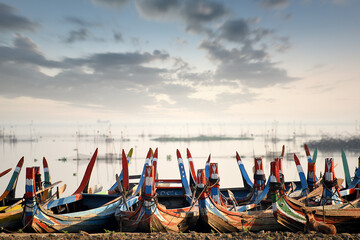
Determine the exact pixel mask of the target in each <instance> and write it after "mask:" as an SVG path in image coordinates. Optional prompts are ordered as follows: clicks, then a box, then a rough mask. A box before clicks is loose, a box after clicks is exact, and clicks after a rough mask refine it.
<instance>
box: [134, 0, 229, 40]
mask: <svg viewBox="0 0 360 240" xmlns="http://www.w3.org/2000/svg"><path fill="white" fill-rule="evenodd" d="M136 8H137V10H138V12H139V14H140V16H142V17H144V18H146V19H148V20H162V19H164V20H180V21H181V22H184V23H185V30H186V31H189V32H195V33H206V34H208V35H211V34H212V31H211V28H209V27H207V25H208V24H210V23H212V22H214V21H215V20H219V19H222V18H224V17H225V16H227V15H228V14H229V11H228V10H227V9H226V8H225V6H224V5H223V4H221V3H217V2H212V1H204V0H185V1H176V0H169V1H166V0H138V1H136Z"/></svg>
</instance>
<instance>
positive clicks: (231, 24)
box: [219, 19, 250, 42]
mask: <svg viewBox="0 0 360 240" xmlns="http://www.w3.org/2000/svg"><path fill="white" fill-rule="evenodd" d="M219 30H220V37H222V38H224V39H226V40H228V41H231V42H242V41H244V40H245V39H247V38H248V35H249V34H250V28H249V26H248V23H247V22H246V21H245V20H243V19H236V20H230V21H226V22H225V23H224V24H223V25H222V26H221V27H220V28H219Z"/></svg>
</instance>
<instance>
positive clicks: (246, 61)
mask: <svg viewBox="0 0 360 240" xmlns="http://www.w3.org/2000/svg"><path fill="white" fill-rule="evenodd" d="M199 48H200V49H204V50H206V51H207V53H208V56H209V58H210V59H211V60H213V61H214V62H215V63H216V64H217V69H216V72H215V78H219V79H224V80H227V81H235V82H237V83H239V84H242V85H244V86H248V87H254V88H264V87H269V86H273V85H275V84H280V83H287V82H291V81H294V80H297V79H296V78H292V77H289V76H288V75H287V72H286V71H285V70H284V69H281V68H279V67H277V66H276V64H275V63H272V62H271V61H270V60H269V56H268V54H267V53H266V51H265V49H261V50H256V49H253V47H252V45H251V44H244V46H242V47H241V48H232V49H230V50H228V49H225V48H224V47H223V46H222V45H221V43H220V42H218V41H203V42H202V43H201V44H200V46H199Z"/></svg>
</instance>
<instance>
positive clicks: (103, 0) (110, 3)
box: [91, 0, 129, 10]
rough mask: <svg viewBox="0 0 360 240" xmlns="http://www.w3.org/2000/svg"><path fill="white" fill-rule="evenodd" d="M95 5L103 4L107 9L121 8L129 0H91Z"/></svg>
mask: <svg viewBox="0 0 360 240" xmlns="http://www.w3.org/2000/svg"><path fill="white" fill-rule="evenodd" d="M91 2H92V3H93V4H95V5H99V6H103V7H106V8H109V9H117V10H120V9H123V8H124V6H125V5H126V4H128V3H129V0H91Z"/></svg>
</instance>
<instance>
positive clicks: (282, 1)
mask: <svg viewBox="0 0 360 240" xmlns="http://www.w3.org/2000/svg"><path fill="white" fill-rule="evenodd" d="M260 3H261V5H262V6H263V7H265V8H286V7H287V6H288V5H289V4H290V2H289V0H260Z"/></svg>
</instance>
